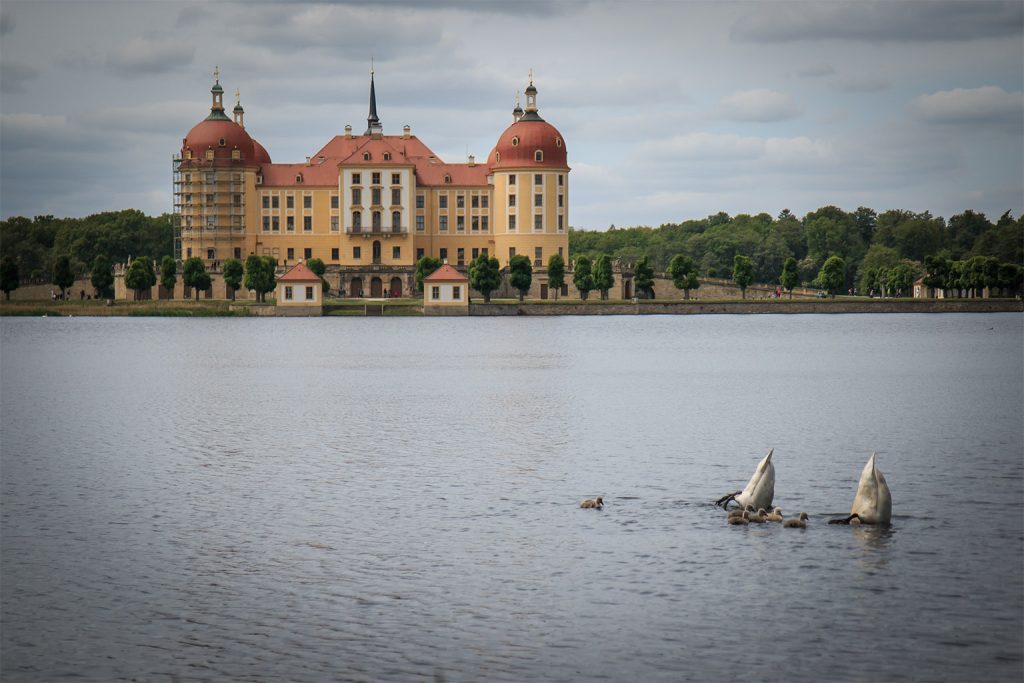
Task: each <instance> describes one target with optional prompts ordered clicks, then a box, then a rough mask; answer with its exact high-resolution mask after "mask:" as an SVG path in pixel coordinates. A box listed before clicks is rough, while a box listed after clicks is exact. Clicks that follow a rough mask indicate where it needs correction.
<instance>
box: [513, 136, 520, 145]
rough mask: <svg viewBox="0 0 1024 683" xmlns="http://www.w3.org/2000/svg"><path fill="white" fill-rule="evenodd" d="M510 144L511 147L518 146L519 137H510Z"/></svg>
mask: <svg viewBox="0 0 1024 683" xmlns="http://www.w3.org/2000/svg"><path fill="white" fill-rule="evenodd" d="M512 146H513V147H518V146H519V138H518V137H514V138H512Z"/></svg>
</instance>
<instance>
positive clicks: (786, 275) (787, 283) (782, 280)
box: [779, 256, 800, 299]
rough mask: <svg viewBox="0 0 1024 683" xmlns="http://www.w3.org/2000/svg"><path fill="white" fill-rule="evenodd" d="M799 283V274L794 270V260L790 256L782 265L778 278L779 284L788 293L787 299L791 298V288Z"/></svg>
mask: <svg viewBox="0 0 1024 683" xmlns="http://www.w3.org/2000/svg"><path fill="white" fill-rule="evenodd" d="M799 282H800V274H799V273H798V272H797V270H796V259H795V258H793V257H792V256H790V257H789V258H788V259H786V262H785V263H783V264H782V275H780V276H779V284H780V285H782V288H783V289H784V290H786V291H787V292H789V298H790V299H792V298H793V288H794V287H796V286H797V284H798V283H799Z"/></svg>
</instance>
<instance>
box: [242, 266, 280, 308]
mask: <svg viewBox="0 0 1024 683" xmlns="http://www.w3.org/2000/svg"><path fill="white" fill-rule="evenodd" d="M275 270H277V259H275V258H273V257H272V256H257V255H256V254H249V258H247V259H245V279H244V280H243V284H244V285H245V288H246V289H251V290H253V291H254V292H256V301H258V302H265V301H266V300H267V292H272V291H274V286H275V285H276V284H277V278H276V277H275V274H274V271H275Z"/></svg>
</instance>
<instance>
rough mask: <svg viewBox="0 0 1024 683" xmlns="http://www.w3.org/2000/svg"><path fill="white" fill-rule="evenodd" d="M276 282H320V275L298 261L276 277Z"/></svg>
mask: <svg viewBox="0 0 1024 683" xmlns="http://www.w3.org/2000/svg"><path fill="white" fill-rule="evenodd" d="M277 281H278V282H320V276H319V275H317V274H316V273H314V272H313V271H312V270H310V269H309V268H308V267H307V266H306V264H305V263H303V262H302V261H299V262H298V263H296V264H295V265H294V266H292V269H291V270H289V271H288V272H287V273H285V274H284V275H282V276H281V277H279V278H277Z"/></svg>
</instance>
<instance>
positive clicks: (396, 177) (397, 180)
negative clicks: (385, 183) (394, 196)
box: [391, 173, 402, 185]
mask: <svg viewBox="0 0 1024 683" xmlns="http://www.w3.org/2000/svg"><path fill="white" fill-rule="evenodd" d="M391 184H392V185H401V184H402V174H401V173H392V174H391Z"/></svg>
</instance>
